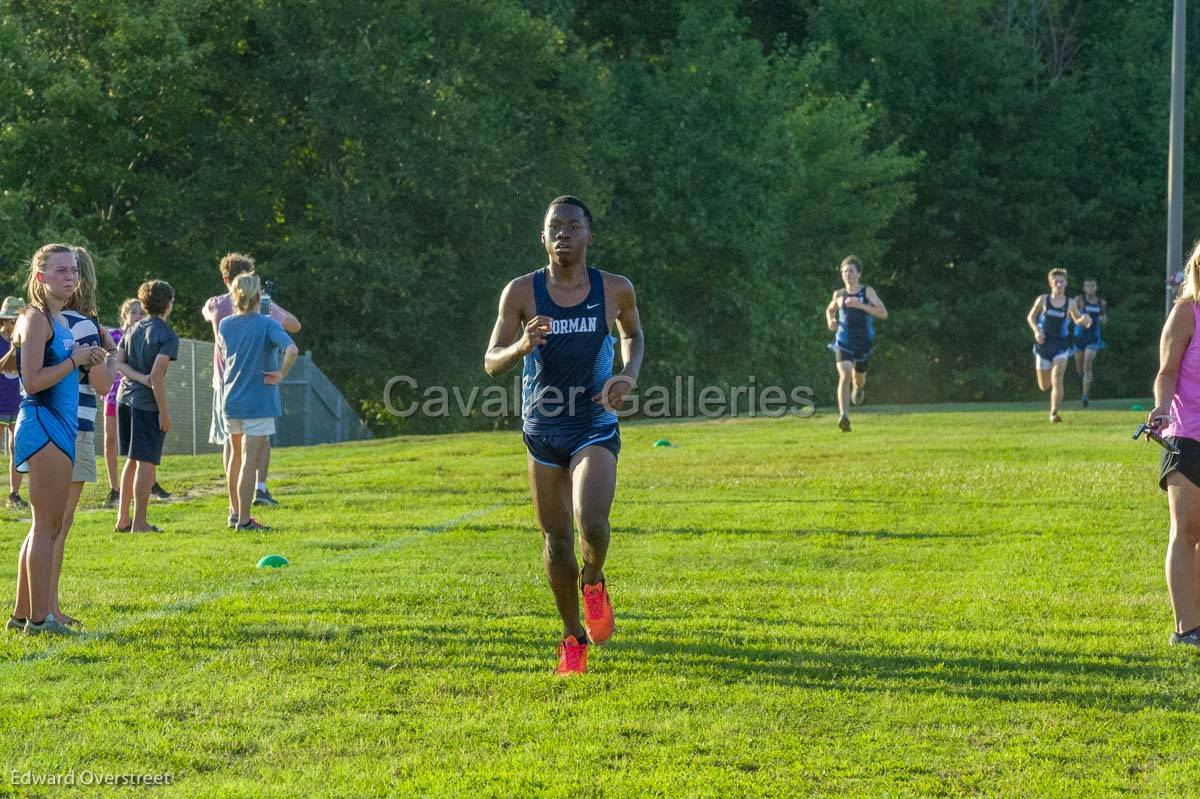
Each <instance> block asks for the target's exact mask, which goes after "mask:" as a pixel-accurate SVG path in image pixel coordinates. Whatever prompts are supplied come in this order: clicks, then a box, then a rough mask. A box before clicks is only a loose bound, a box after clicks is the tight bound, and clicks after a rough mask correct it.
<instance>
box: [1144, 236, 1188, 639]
mask: <svg viewBox="0 0 1200 799" xmlns="http://www.w3.org/2000/svg"><path fill="white" fill-rule="evenodd" d="M1184 273H1185V277H1184V281H1183V288H1182V289H1181V290H1180V292H1179V297H1178V299H1176V300H1175V304H1174V306H1173V307H1172V308H1171V312H1170V314H1169V315H1168V316H1167V321H1166V322H1165V323H1164V324H1163V329H1162V336H1161V338H1160V339H1159V347H1158V351H1159V369H1158V375H1157V377H1155V379H1154V409H1153V410H1151V411H1150V415H1149V416H1148V417H1147V419H1146V424H1147V425H1148V426H1149V427H1151V428H1153V429H1155V430H1160V431H1161V432H1162V435H1163V436H1164V437H1165V438H1166V439H1167V441H1169V442H1170V443H1171V444H1173V445H1174V446H1175V448H1176V450H1177V452H1172V451H1171V450H1164V451H1163V455H1162V468H1161V471H1160V474H1159V478H1158V485H1159V487H1160V488H1161V489H1163V490H1164V491H1166V492H1167V507H1168V508H1169V509H1170V513H1171V531H1170V536H1169V538H1168V539H1167V556H1166V564H1165V572H1166V577H1167V593H1168V595H1169V596H1170V598H1171V610H1172V611H1173V612H1174V615H1175V631H1174V632H1173V633H1172V634H1171V637H1170V643H1171V644H1176V645H1186V646H1193V647H1196V648H1200V580H1197V574H1198V573H1200V559H1198V553H1197V548H1198V547H1200V336H1198V335H1197V333H1200V242H1197V244H1196V246H1195V247H1194V248H1193V249H1192V254H1191V256H1190V257H1189V258H1188V260H1187V264H1186V265H1185V267H1184Z"/></svg>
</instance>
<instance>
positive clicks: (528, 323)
mask: <svg viewBox="0 0 1200 799" xmlns="http://www.w3.org/2000/svg"><path fill="white" fill-rule="evenodd" d="M519 293H520V287H519V286H518V281H517V280H514V281H512V282H510V283H509V284H508V285H507V286H505V287H504V291H503V292H502V293H501V294H500V310H499V313H498V314H497V315H496V324H495V326H494V327H493V328H492V338H491V340H490V341H489V342H488V348H487V352H485V353H484V354H483V370H484V371H485V372H487V373H488V376H489V377H497V376H498V375H502V374H504V373H505V372H507V371H508V370H509V369H511V368H513V367H514V366H516V365H517V364H518V363H520V362H521V359H522V358H524V357H525V356H526V355H528V354H529V353H530V352H532V351H533V348H534V347H537V346H540V345H542V344H545V343H546V334H547V333H549V332H550V318H549V317H547V316H535V317H533V318H532V319H529V320H526V319H525V313H524V311H523V310H522V308H521V298H520V296H519ZM522 325H523V326H522Z"/></svg>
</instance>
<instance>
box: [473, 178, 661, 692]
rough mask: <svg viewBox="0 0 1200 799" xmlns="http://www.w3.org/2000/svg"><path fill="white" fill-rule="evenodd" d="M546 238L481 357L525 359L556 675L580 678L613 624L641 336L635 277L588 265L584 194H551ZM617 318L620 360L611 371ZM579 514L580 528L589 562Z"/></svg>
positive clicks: (528, 430)
mask: <svg viewBox="0 0 1200 799" xmlns="http://www.w3.org/2000/svg"><path fill="white" fill-rule="evenodd" d="M541 239H542V244H543V245H544V246H545V248H546V254H547V256H548V260H549V263H548V264H547V265H546V266H544V267H542V268H541V269H539V270H537V271H536V272H531V273H529V274H527V275H523V276H521V277H519V278H516V279H515V280H513V281H511V282H510V283H509V284H508V285H507V286H505V287H504V292H503V293H502V294H501V295H500V311H499V315H498V318H497V319H496V325H495V327H494V328H493V330H492V338H491V341H490V342H489V344H488V350H487V352H486V353H485V354H484V358H483V363H484V369H486V370H487V373H488V374H489V375H491V376H493V377H495V376H496V375H499V374H502V373H504V372H506V371H508V370H509V369H511V368H513V367H514V366H516V365H517V364H518V363H523V365H524V375H523V377H522V401H521V417H522V421H523V425H522V427H523V429H524V433H525V446H526V449H527V450H528V457H527V460H528V467H529V484H530V487H531V489H532V492H533V505H534V510H535V512H536V514H537V520H538V524H539V525H540V526H541V528H542V539H543V545H544V546H543V552H542V557H543V561H544V563H545V568H546V576H547V578H549V581H550V588H551V590H552V591H553V592H554V601H555V604H556V605H557V606H558V613H559V615H560V616H561V617H562V622H563V640H562V642H561V643H560V645H559V649H558V654H559V662H558V673H559V674H578V673H583V672H584V671H586V668H587V648H588V644H589V643H594V644H602V643H604V642H605V641H607V640H608V639H609V636H611V635H612V631H613V612H612V603H611V602H610V601H609V598H608V591H607V587H606V584H605V581H604V560H605V556H606V555H607V553H608V542H609V523H608V516H609V510H610V508H611V507H612V501H613V495H614V493H615V491H616V484H617V455H618V453H619V452H620V450H621V433H620V430H619V428H618V426H617V416H616V412H615V411H616V410H617V409H619V408H620V407H621V404H622V403H623V402H624V399H625V396H626V395H627V394H628V393H629V391H630V389H632V388H633V386H634V384H635V383H636V382H637V377H638V372H639V371H640V369H641V367H642V353H643V350H644V340H643V337H642V328H641V322H640V321H639V319H638V309H637V298H636V296H635V294H634V290H633V284H632V283H630V282H629V280H627V279H626V278H624V277H621V276H620V275H614V274H611V273H609V272H602V271H600V270H599V269H593V268H591V267H589V266H588V265H587V248H588V245H589V244H591V242H592V241H593V239H594V233H593V229H592V214H591V212H590V211H589V210H588V207H587V206H586V205H585V204H584V203H583V202H582V201H581V200H579V199H578V198H577V197H571V196H566V195H564V196H562V197H557V198H555V199H554V200H553V201H551V203H550V206H549V207H548V208H547V209H546V214H545V216H544V218H543V220H542V233H541ZM614 325H615V326H616V330H617V331H618V333H619V334H620V344H621V362H622V369H621V371H620V372H619V373H617V374H616V375H614V374H613V341H614V339H613V337H612V335H611V331H612V329H613V326H614ZM572 522H574V524H575V525H576V526H577V527H578V529H579V545H580V549H581V551H582V554H583V569H582V570H580V569H579V564H578V562H577V561H576V559H575V544H574V540H573V537H572ZM581 593H582V596H583V605H584V609H583V624H582V625H581V624H580V620H579V600H580V594H581Z"/></svg>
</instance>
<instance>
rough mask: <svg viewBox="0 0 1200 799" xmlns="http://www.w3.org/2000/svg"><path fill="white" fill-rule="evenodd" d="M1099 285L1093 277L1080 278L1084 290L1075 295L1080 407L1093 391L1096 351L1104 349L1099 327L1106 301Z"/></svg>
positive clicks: (1105, 316) (1104, 319)
mask: <svg viewBox="0 0 1200 799" xmlns="http://www.w3.org/2000/svg"><path fill="white" fill-rule="evenodd" d="M1098 291H1099V286H1098V284H1097V282H1096V278H1094V277H1085V278H1084V279H1083V294H1080V295H1079V296H1078V297H1076V298H1075V300H1074V303H1075V313H1076V315H1077V316H1078V318H1079V322H1078V323H1076V325H1075V371H1077V372H1079V376H1080V378H1082V379H1083V396H1081V397H1080V398H1079V399H1080V401H1081V402H1082V403H1083V407H1085V408H1086V407H1087V406H1088V396H1089V395H1090V394H1091V392H1092V368H1093V365H1094V364H1095V363H1096V353H1098V352H1100V350H1102V349H1104V337H1103V336H1102V335H1101V329H1102V328H1103V327H1104V326H1105V325H1107V324H1108V303H1107V302H1105V301H1104V300H1103V299H1101V297H1100V295H1099V293H1098Z"/></svg>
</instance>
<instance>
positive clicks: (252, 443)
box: [0, 244, 300, 635]
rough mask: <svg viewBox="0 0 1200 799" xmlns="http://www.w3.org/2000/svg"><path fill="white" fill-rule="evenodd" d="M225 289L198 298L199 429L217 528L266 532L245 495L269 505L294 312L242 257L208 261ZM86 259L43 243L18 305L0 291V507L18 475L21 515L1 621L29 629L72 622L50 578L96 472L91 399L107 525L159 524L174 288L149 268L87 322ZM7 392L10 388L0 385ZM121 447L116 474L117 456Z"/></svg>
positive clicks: (134, 528)
mask: <svg viewBox="0 0 1200 799" xmlns="http://www.w3.org/2000/svg"><path fill="white" fill-rule="evenodd" d="M220 268H221V276H222V279H223V280H224V283H225V286H226V288H227V289H228V291H227V293H226V294H222V295H218V296H216V297H212V298H211V299H209V300H208V302H206V303H205V305H204V311H203V313H204V318H205V319H206V320H208V321H209V322H210V323H211V324H212V327H213V333H214V338H215V341H216V350H215V355H214V383H213V388H214V402H213V423H212V429H211V431H210V441H211V442H212V443H214V444H218V445H221V446H223V448H224V451H225V457H224V459H223V464H224V470H225V479H226V484H227V487H228V491H229V520H228V521H229V527H231V528H237V529H240V530H269V529H270V528H268V527H266V526H265V525H262V524H260V523H259V522H258V520H257V519H255V518H254V517H253V516H251V515H250V506H251V505H252V504H264V505H275V504H277V502H276V501H275V499H274V498H273V497H272V496H271V494H270V492H269V491H268V490H267V487H266V482H265V481H266V470H267V466H268V463H269V459H270V436H271V435H273V434H274V432H275V419H276V418H277V417H278V416H280V415H281V413H282V409H281V406H280V398H279V384H280V382H281V381H282V380H283V377H284V376H285V375H286V374H287V371H288V369H289V368H290V367H291V365H292V363H293V362H294V361H295V359H296V356H297V354H298V350H297V348H296V345H295V344H294V343H293V342H292V340H291V338H290V337H289V336H288V333H287V332H285V330H286V331H291V332H296V331H298V330H299V329H300V323H299V322H298V321H297V320H296V318H295V317H294V316H292V315H291V314H289V313H288V312H286V311H284V310H283V309H282V308H280V307H279V306H278V305H275V304H272V303H269V297H268V296H266V295H265V294H264V292H263V290H262V284H261V282H260V279H259V276H258V275H257V274H255V272H254V261H253V260H252V259H250V258H249V257H248V256H245V255H241V254H238V253H230V254H229V255H227V256H226V257H225V258H224V259H222V261H221V265H220ZM96 286H97V283H96V269H95V265H94V264H93V261H92V256H91V254H90V253H89V252H88V251H87V250H86V249H84V248H82V247H74V246H71V245H67V244H47V245H45V246H44V247H42V248H41V249H39V250H38V251H37V252H36V253H35V254H34V256H33V258H32V260H31V263H30V266H29V274H28V278H27V281H26V287H25V288H26V296H28V297H29V303H28V305H25V304H24V302H23V301H22V300H20V299H19V298H15V297H9V298H8V299H6V300H5V301H4V304H3V306H2V307H0V338H2V340H3V344H2V345H0V354H2V355H3V357H2V358H0V374H4V375H14V376H15V382H17V383H19V387H20V388H19V391H20V394H19V399H17V400H16V401H15V402H14V401H13V397H12V396H11V389H12V384H13V382H14V380H13V378H11V377H10V378H0V424H5V425H6V428H7V429H6V431H5V441H6V442H7V447H8V452H9V461H10V494H9V497H8V501H7V502H8V506H9V507H11V508H19V509H23V508H24V507H26V503H25V502H24V500H22V499H21V497H20V493H19V491H20V481H21V475H22V474H27V475H28V489H29V503H28V507H29V508H30V510H31V513H32V517H33V518H32V524H31V526H30V530H29V533H28V535H26V537H25V539H24V541H23V542H22V544H21V547H20V552H19V555H18V562H17V589H16V603H15V608H14V610H13V613H12V614H11V615H10V617H9V619H8V621H7V623H6V628H7V629H9V630H14V631H19V632H23V633H26V634H30V635H39V634H44V633H45V634H57V635H74V634H77V632H78V630H79V628H80V627H81V626H82V624H81V623H80V622H79V621H78V620H77V619H75V618H73V617H71V616H70V615H68V614H67V613H65V612H64V611H63V609H62V606H61V602H60V597H59V592H58V583H59V575H60V573H61V570H62V563H63V552H64V548H65V546H66V540H67V534H68V533H69V531H70V529H71V525H72V523H73V520H74V515H75V510H76V507H77V506H78V503H79V499H80V496H81V495H82V493H83V488H84V485H85V483H88V482H95V481H96V479H97V468H96V457H95V452H96V450H95V441H94V435H95V423H96V416H97V415H98V413H99V405H100V403H101V402H103V403H104V431H105V442H104V456H105V462H106V466H107V469H108V479H109V487H110V490H109V495H108V499H107V501H106V504H107V505H109V506H110V507H114V506H115V508H116V510H117V519H116V526H115V528H114V529H115V531H116V532H121V533H150V532H161V529H160V528H158V527H157V526H155V525H153V524H151V523H150V522H149V521H148V519H147V514H148V507H149V500H150V497H151V495H152V493H156V491H157V493H158V495H159V496H160V497H163V496H166V497H169V495H168V494H166V492H165V491H162V489H161V487H158V482H157V467H158V465H159V463H160V462H161V458H162V452H163V444H164V441H165V437H166V435H167V433H168V432H169V431H170V429H171V416H170V408H169V403H168V399H167V384H166V374H167V369H168V368H169V365H170V362H171V361H174V360H176V359H177V358H178V353H179V337H178V336H177V335H176V333H175V331H174V330H173V329H172V328H171V326H170V324H169V321H168V320H169V319H170V316H171V312H172V310H173V309H174V303H175V292H174V290H173V289H172V288H171V286H170V285H169V284H167V283H166V282H164V281H162V280H149V281H146V282H145V283H143V284H142V285H141V286H140V287H139V288H138V291H137V297H136V298H130V299H127V300H126V301H125V302H124V303H122V305H121V310H120V320H121V324H120V327H119V328H113V329H109V328H106V327H104V326H103V325H101V324H100V321H99V319H98V315H97V311H96ZM5 391H8V392H10V393H4V392H5ZM118 453H119V454H120V455H124V456H125V457H126V461H125V466H124V469H123V470H122V471H121V473H120V480H119V482H118V481H117V455H118Z"/></svg>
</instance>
